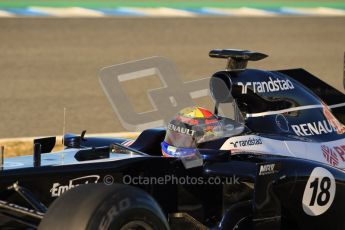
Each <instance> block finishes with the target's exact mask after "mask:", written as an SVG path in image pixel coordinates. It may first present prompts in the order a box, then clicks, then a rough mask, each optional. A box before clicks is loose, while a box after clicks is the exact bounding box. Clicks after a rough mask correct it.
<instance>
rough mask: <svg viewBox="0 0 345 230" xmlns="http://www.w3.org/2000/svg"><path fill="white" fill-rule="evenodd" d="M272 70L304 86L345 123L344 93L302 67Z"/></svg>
mask: <svg viewBox="0 0 345 230" xmlns="http://www.w3.org/2000/svg"><path fill="white" fill-rule="evenodd" d="M274 72H279V73H282V74H285V75H287V76H289V77H291V78H293V79H294V80H296V81H298V82H299V83H301V84H302V85H304V86H306V87H307V88H308V89H310V90H311V91H312V92H313V93H315V94H316V95H317V96H318V97H320V99H321V100H323V101H324V102H325V103H326V104H327V105H328V106H329V107H330V108H331V109H332V113H333V114H334V115H335V116H336V117H337V118H338V120H339V121H340V122H342V123H343V124H345V94H343V93H342V92H340V91H339V90H337V89H335V88H333V87H332V86H330V85H328V84H327V83H325V82H324V81H322V80H320V79H319V78H317V77H316V76H314V75H312V74H311V73H309V72H307V71H306V70H304V69H287V70H278V71H274Z"/></svg>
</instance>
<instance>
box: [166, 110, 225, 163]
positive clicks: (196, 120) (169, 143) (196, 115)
mask: <svg viewBox="0 0 345 230" xmlns="http://www.w3.org/2000/svg"><path fill="white" fill-rule="evenodd" d="M220 130H221V124H220V122H219V118H218V117H217V116H216V115H214V114H213V113H212V112H210V111H208V110H206V109H204V108H201V107H188V108H185V109H182V110H181V111H180V112H179V113H178V114H177V115H176V117H175V118H174V119H173V120H171V121H170V122H169V124H168V127H167V132H166V136H165V139H164V141H163V142H162V153H163V155H164V156H167V157H180V156H187V155H190V154H193V153H195V151H196V148H197V147H198V143H201V142H205V141H208V140H210V139H212V138H214V137H215V136H216V135H217V133H219V131H220Z"/></svg>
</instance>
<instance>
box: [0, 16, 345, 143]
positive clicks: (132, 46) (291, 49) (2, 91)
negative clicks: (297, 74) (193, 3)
mask: <svg viewBox="0 0 345 230" xmlns="http://www.w3.org/2000/svg"><path fill="white" fill-rule="evenodd" d="M344 26H345V18H344V17H338V18H311V17H292V18H274V19H272V18H194V19H186V18H180V19H176V18H175V19H174V18H165V19H160V18H157V19H152V18H137V19H133V18H104V19H57V18H45V19H37V18H36V19H35V18H12V19H1V20H0V87H1V88H0V138H5V137H20V136H42V135H56V134H61V133H62V124H63V108H64V107H66V108H67V131H69V132H80V131H81V130H83V129H87V130H88V132H91V133H100V132H116V131H123V129H122V128H121V125H120V123H119V121H118V120H117V119H116V117H115V115H114V113H113V112H112V110H111V108H110V105H109V103H108V101H107V99H106V97H105V96H104V94H103V92H102V90H101V88H100V86H99V83H98V77H97V73H98V70H99V69H100V68H101V67H103V66H108V65H111V64H116V63H122V62H126V61H129V60H133V59H140V58H144V57H148V56H155V55H162V56H166V57H168V58H170V59H172V60H173V61H174V62H175V63H176V66H177V69H178V71H179V72H180V73H181V75H182V76H183V79H184V80H192V79H197V78H200V77H205V76H209V75H211V74H212V73H213V72H214V71H216V70H219V69H222V68H223V67H224V61H222V60H214V59H210V58H208V55H207V54H208V51H209V50H210V49H212V48H240V49H249V50H256V51H261V52H264V53H267V54H269V55H270V57H269V58H268V59H265V60H263V61H260V62H257V63H251V64H250V66H251V67H258V68H264V69H265V68H266V69H285V68H294V67H304V68H305V69H307V70H309V71H310V72H311V73H313V74H316V75H318V76H320V77H321V78H322V79H323V80H325V81H327V82H328V83H330V84H331V85H333V86H335V87H337V88H338V89H342V71H343V58H344V57H343V56H344V51H345V30H344ZM135 87H138V85H134V86H133V89H135Z"/></svg>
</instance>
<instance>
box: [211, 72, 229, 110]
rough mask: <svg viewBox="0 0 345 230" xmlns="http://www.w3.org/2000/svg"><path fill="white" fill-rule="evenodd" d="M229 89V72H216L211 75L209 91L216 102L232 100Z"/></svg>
mask: <svg viewBox="0 0 345 230" xmlns="http://www.w3.org/2000/svg"><path fill="white" fill-rule="evenodd" d="M231 91H232V82H231V78H230V73H229V72H226V71H221V72H217V73H215V74H214V75H213V76H212V77H211V80H210V92H211V95H212V97H213V99H214V100H215V101H216V104H220V103H229V102H232V101H233V97H232V94H231Z"/></svg>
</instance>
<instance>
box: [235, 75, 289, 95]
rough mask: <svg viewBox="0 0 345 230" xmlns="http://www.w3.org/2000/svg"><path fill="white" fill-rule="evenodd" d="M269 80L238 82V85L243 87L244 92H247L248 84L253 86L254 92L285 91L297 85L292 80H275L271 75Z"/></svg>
mask: <svg viewBox="0 0 345 230" xmlns="http://www.w3.org/2000/svg"><path fill="white" fill-rule="evenodd" d="M269 79H270V80H269V81H267V82H266V81H262V82H260V81H253V82H245V83H243V82H237V85H239V86H241V87H242V94H246V93H247V89H248V86H252V89H253V92H254V93H266V92H267V93H269V92H277V91H285V90H291V89H294V88H295V87H294V86H293V84H292V82H291V81H290V80H288V79H287V80H280V79H275V80H273V79H272V78H271V77H269Z"/></svg>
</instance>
